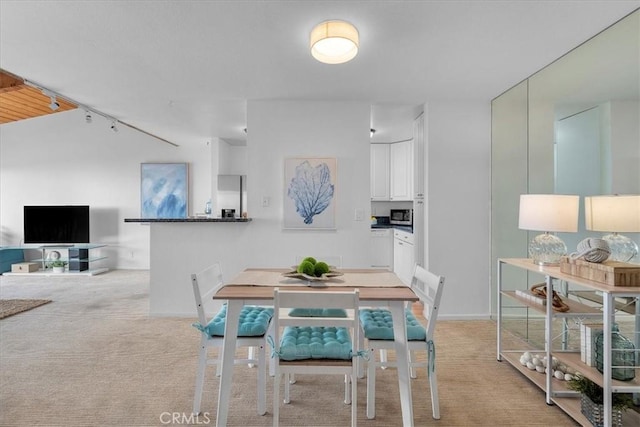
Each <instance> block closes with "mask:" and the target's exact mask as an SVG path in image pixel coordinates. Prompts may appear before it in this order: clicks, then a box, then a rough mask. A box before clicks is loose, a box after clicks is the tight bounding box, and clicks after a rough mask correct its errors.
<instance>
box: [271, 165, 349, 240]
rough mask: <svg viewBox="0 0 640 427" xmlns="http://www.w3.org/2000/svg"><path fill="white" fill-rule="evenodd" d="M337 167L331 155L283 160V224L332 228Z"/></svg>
mask: <svg viewBox="0 0 640 427" xmlns="http://www.w3.org/2000/svg"><path fill="white" fill-rule="evenodd" d="M337 170H338V167H337V160H336V158H334V157H295V158H286V159H285V160H284V194H283V200H284V210H283V228H285V229H298V230H335V228H336V208H335V206H336V194H337V185H336V184H337Z"/></svg>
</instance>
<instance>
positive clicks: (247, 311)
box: [203, 304, 273, 337]
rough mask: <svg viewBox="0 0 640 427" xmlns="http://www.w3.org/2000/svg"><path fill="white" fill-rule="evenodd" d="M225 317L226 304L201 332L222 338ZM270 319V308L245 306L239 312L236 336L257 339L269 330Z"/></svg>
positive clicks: (271, 311)
mask: <svg viewBox="0 0 640 427" xmlns="http://www.w3.org/2000/svg"><path fill="white" fill-rule="evenodd" d="M226 317H227V304H224V305H223V306H222V308H221V309H220V311H219V312H218V313H217V314H216V315H215V317H214V318H213V319H211V321H209V323H208V324H207V326H205V327H204V330H203V332H204V333H206V334H208V335H209V336H212V337H213V336H217V337H223V336H224V328H225V319H226ZM272 317H273V308H272V307H260V306H254V305H245V306H244V307H242V310H241V311H240V317H239V321H238V336H239V337H259V336H261V335H264V334H265V333H267V329H269V322H270V321H271V318H272Z"/></svg>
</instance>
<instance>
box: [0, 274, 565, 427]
mask: <svg viewBox="0 0 640 427" xmlns="http://www.w3.org/2000/svg"><path fill="white" fill-rule="evenodd" d="M176 286H183V287H184V289H185V292H191V288H190V283H189V280H188V278H185V281H184V283H181V284H180V283H176ZM148 290H149V274H148V272H147V271H119V270H116V271H111V272H108V273H106V274H103V275H99V276H94V277H66V278H62V277H61V278H37V277H33V278H32V277H5V276H0V295H2V297H3V298H38V299H54V300H55V301H56V304H48V305H45V306H43V307H41V308H39V309H38V310H32V311H28V312H25V313H23V314H21V315H20V316H13V317H9V318H7V319H4V320H3V321H2V322H0V337H1V339H0V426H7V427H9V426H11V427H13V426H38V425H39V426H65V427H67V426H69V427H70V426H163V425H184V424H186V421H188V416H189V414H190V413H191V408H192V403H193V392H194V383H195V374H196V354H197V343H198V340H199V336H198V334H199V332H198V331H196V329H194V328H193V327H191V323H192V322H193V321H194V320H195V319H181V318H149V317H148V316H147V314H146V313H147V311H148V298H149V296H148ZM447 291H448V290H445V292H447ZM452 291H453V290H451V292H452ZM436 338H437V344H436V345H437V362H436V363H437V370H438V381H439V386H440V387H439V388H440V412H441V419H440V420H437V421H436V420H434V419H432V417H431V399H430V394H429V387H428V380H427V377H426V374H425V372H424V371H419V373H418V375H419V378H417V379H415V380H413V381H412V387H413V399H414V417H415V425H416V426H575V425H576V423H575V422H573V420H572V419H571V418H569V417H568V416H567V415H565V414H564V412H562V411H561V410H560V409H558V408H557V407H554V406H547V405H546V403H545V399H544V395H543V393H542V392H541V391H540V389H538V388H537V387H535V386H533V385H532V384H531V383H530V382H529V381H528V380H527V379H526V378H524V377H523V376H522V375H520V374H519V373H518V372H517V371H516V370H515V369H514V368H513V367H511V366H510V365H509V364H507V363H506V362H502V363H501V362H497V361H496V344H495V340H496V328H495V323H494V322H492V321H442V322H440V323H439V324H438V327H437V329H436ZM208 373H209V376H208V378H207V381H206V386H205V393H204V398H203V405H202V410H203V411H205V412H206V413H207V418H205V417H201V418H200V419H198V420H197V421H198V422H199V423H200V424H197V425H215V413H216V401H217V395H218V390H217V387H218V380H217V378H216V377H215V375H214V374H213V368H210V371H209V372H208ZM255 373H256V370H255V369H249V368H248V367H246V366H237V367H236V368H235V371H234V381H233V383H234V384H233V390H232V397H231V402H230V407H229V425H232V426H244V427H251V426H269V425H271V424H272V421H273V420H272V417H271V409H270V405H271V401H270V399H271V395H272V391H271V385H272V380H268V390H267V399H268V407H269V409H268V413H267V414H266V415H265V416H259V415H257V414H256V406H255V395H256V387H255ZM297 380H298V382H297V383H296V384H295V385H294V386H293V388H292V396H291V399H292V403H291V404H290V405H286V406H283V407H282V409H281V425H283V426H346V425H348V424H349V420H350V408H349V407H348V406H346V405H344V404H343V403H342V398H343V391H344V389H343V387H344V385H343V381H342V379H341V378H340V377H337V376H335V377H322V376H302V375H300V376H298V377H297ZM358 385H359V390H358V391H359V393H358V415H359V418H358V424H359V425H360V426H400V425H401V415H400V401H399V397H398V390H397V379H396V373H395V370H394V369H387V370H384V371H379V375H378V381H377V390H378V394H377V397H378V399H377V417H376V419H375V420H368V419H367V418H366V414H365V406H366V405H365V403H366V380H361V381H359V384H358ZM174 413H175V414H178V415H177V416H178V418H177V419H176V420H177V421H178V422H176V423H173V422H171V420H172V417H173V416H174V415H173V414H174ZM182 414H185V417H187V418H186V420H185V419H184V418H181V417H182ZM167 421H169V422H167ZM191 421H196V420H191ZM207 421H208V422H207Z"/></svg>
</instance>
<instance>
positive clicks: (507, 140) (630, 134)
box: [491, 10, 640, 312]
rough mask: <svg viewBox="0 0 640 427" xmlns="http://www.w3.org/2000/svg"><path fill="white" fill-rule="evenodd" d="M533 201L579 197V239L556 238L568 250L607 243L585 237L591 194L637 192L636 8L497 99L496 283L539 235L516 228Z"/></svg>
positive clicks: (639, 86)
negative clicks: (532, 197) (525, 204)
mask: <svg viewBox="0 0 640 427" xmlns="http://www.w3.org/2000/svg"><path fill="white" fill-rule="evenodd" d="M527 193H531V194H535V193H557V194H577V195H579V196H581V197H580V218H579V229H578V232H577V233H558V236H559V237H560V238H561V239H562V240H564V242H565V243H566V244H567V249H568V251H569V252H574V251H576V247H577V244H578V242H580V241H581V240H582V239H584V238H586V237H601V236H600V234H601V233H599V232H594V231H588V230H585V223H584V197H585V196H591V195H600V194H640V11H639V10H636V11H635V12H633V13H632V14H630V15H628V16H627V17H625V18H623V19H622V20H620V21H618V22H617V23H615V24H614V25H612V26H611V27H609V28H607V29H606V30H604V31H603V32H601V33H599V34H597V35H596V36H594V37H593V38H592V39H590V40H588V41H587V42H585V43H584V44H582V45H580V46H578V47H577V48H576V49H574V50H572V51H570V52H569V53H567V54H566V55H565V56H563V57H561V58H559V59H558V60H556V61H555V62H553V63H552V64H550V65H548V66H547V67H545V68H544V69H542V70H540V71H539V72H537V73H535V74H534V75H532V76H531V77H529V78H528V79H526V80H524V81H523V82H521V83H520V84H518V85H517V86H515V87H513V88H512V89H510V90H508V91H506V92H505V93H503V94H502V95H500V96H498V97H497V98H495V99H494V100H493V101H492V201H491V203H492V214H491V224H492V225H491V240H492V244H491V247H492V254H491V260H492V264H493V277H494V279H495V277H496V271H495V264H496V260H497V258H514V257H518V258H526V257H527V256H528V254H527V246H528V242H529V240H530V239H531V238H533V237H534V235H535V234H536V233H537V232H529V233H528V232H526V231H524V230H519V229H518V198H519V195H520V194H527ZM624 234H625V235H627V236H628V237H630V238H632V239H633V240H635V241H636V242H638V241H640V233H624ZM631 262H634V263H640V256H636V257H635V258H634V259H632V260H631ZM492 282H493V283H492V286H493V287H494V291H495V280H493V281H492ZM492 295H494V300H493V301H494V304H493V307H494V310H493V311H494V312H495V292H494V293H492Z"/></svg>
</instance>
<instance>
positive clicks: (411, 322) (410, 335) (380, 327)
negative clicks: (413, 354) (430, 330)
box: [360, 308, 427, 341]
mask: <svg viewBox="0 0 640 427" xmlns="http://www.w3.org/2000/svg"><path fill="white" fill-rule="evenodd" d="M405 316H406V323H407V339H408V340H409V341H425V340H426V339H427V331H426V330H425V328H424V327H423V326H422V325H421V324H420V322H418V320H417V319H416V317H415V316H414V315H413V313H412V312H411V310H408V309H407V310H405ZM360 323H361V325H362V329H363V330H364V336H365V338H367V339H370V340H393V321H392V320H391V312H390V311H389V310H386V309H378V308H366V309H361V310H360Z"/></svg>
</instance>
